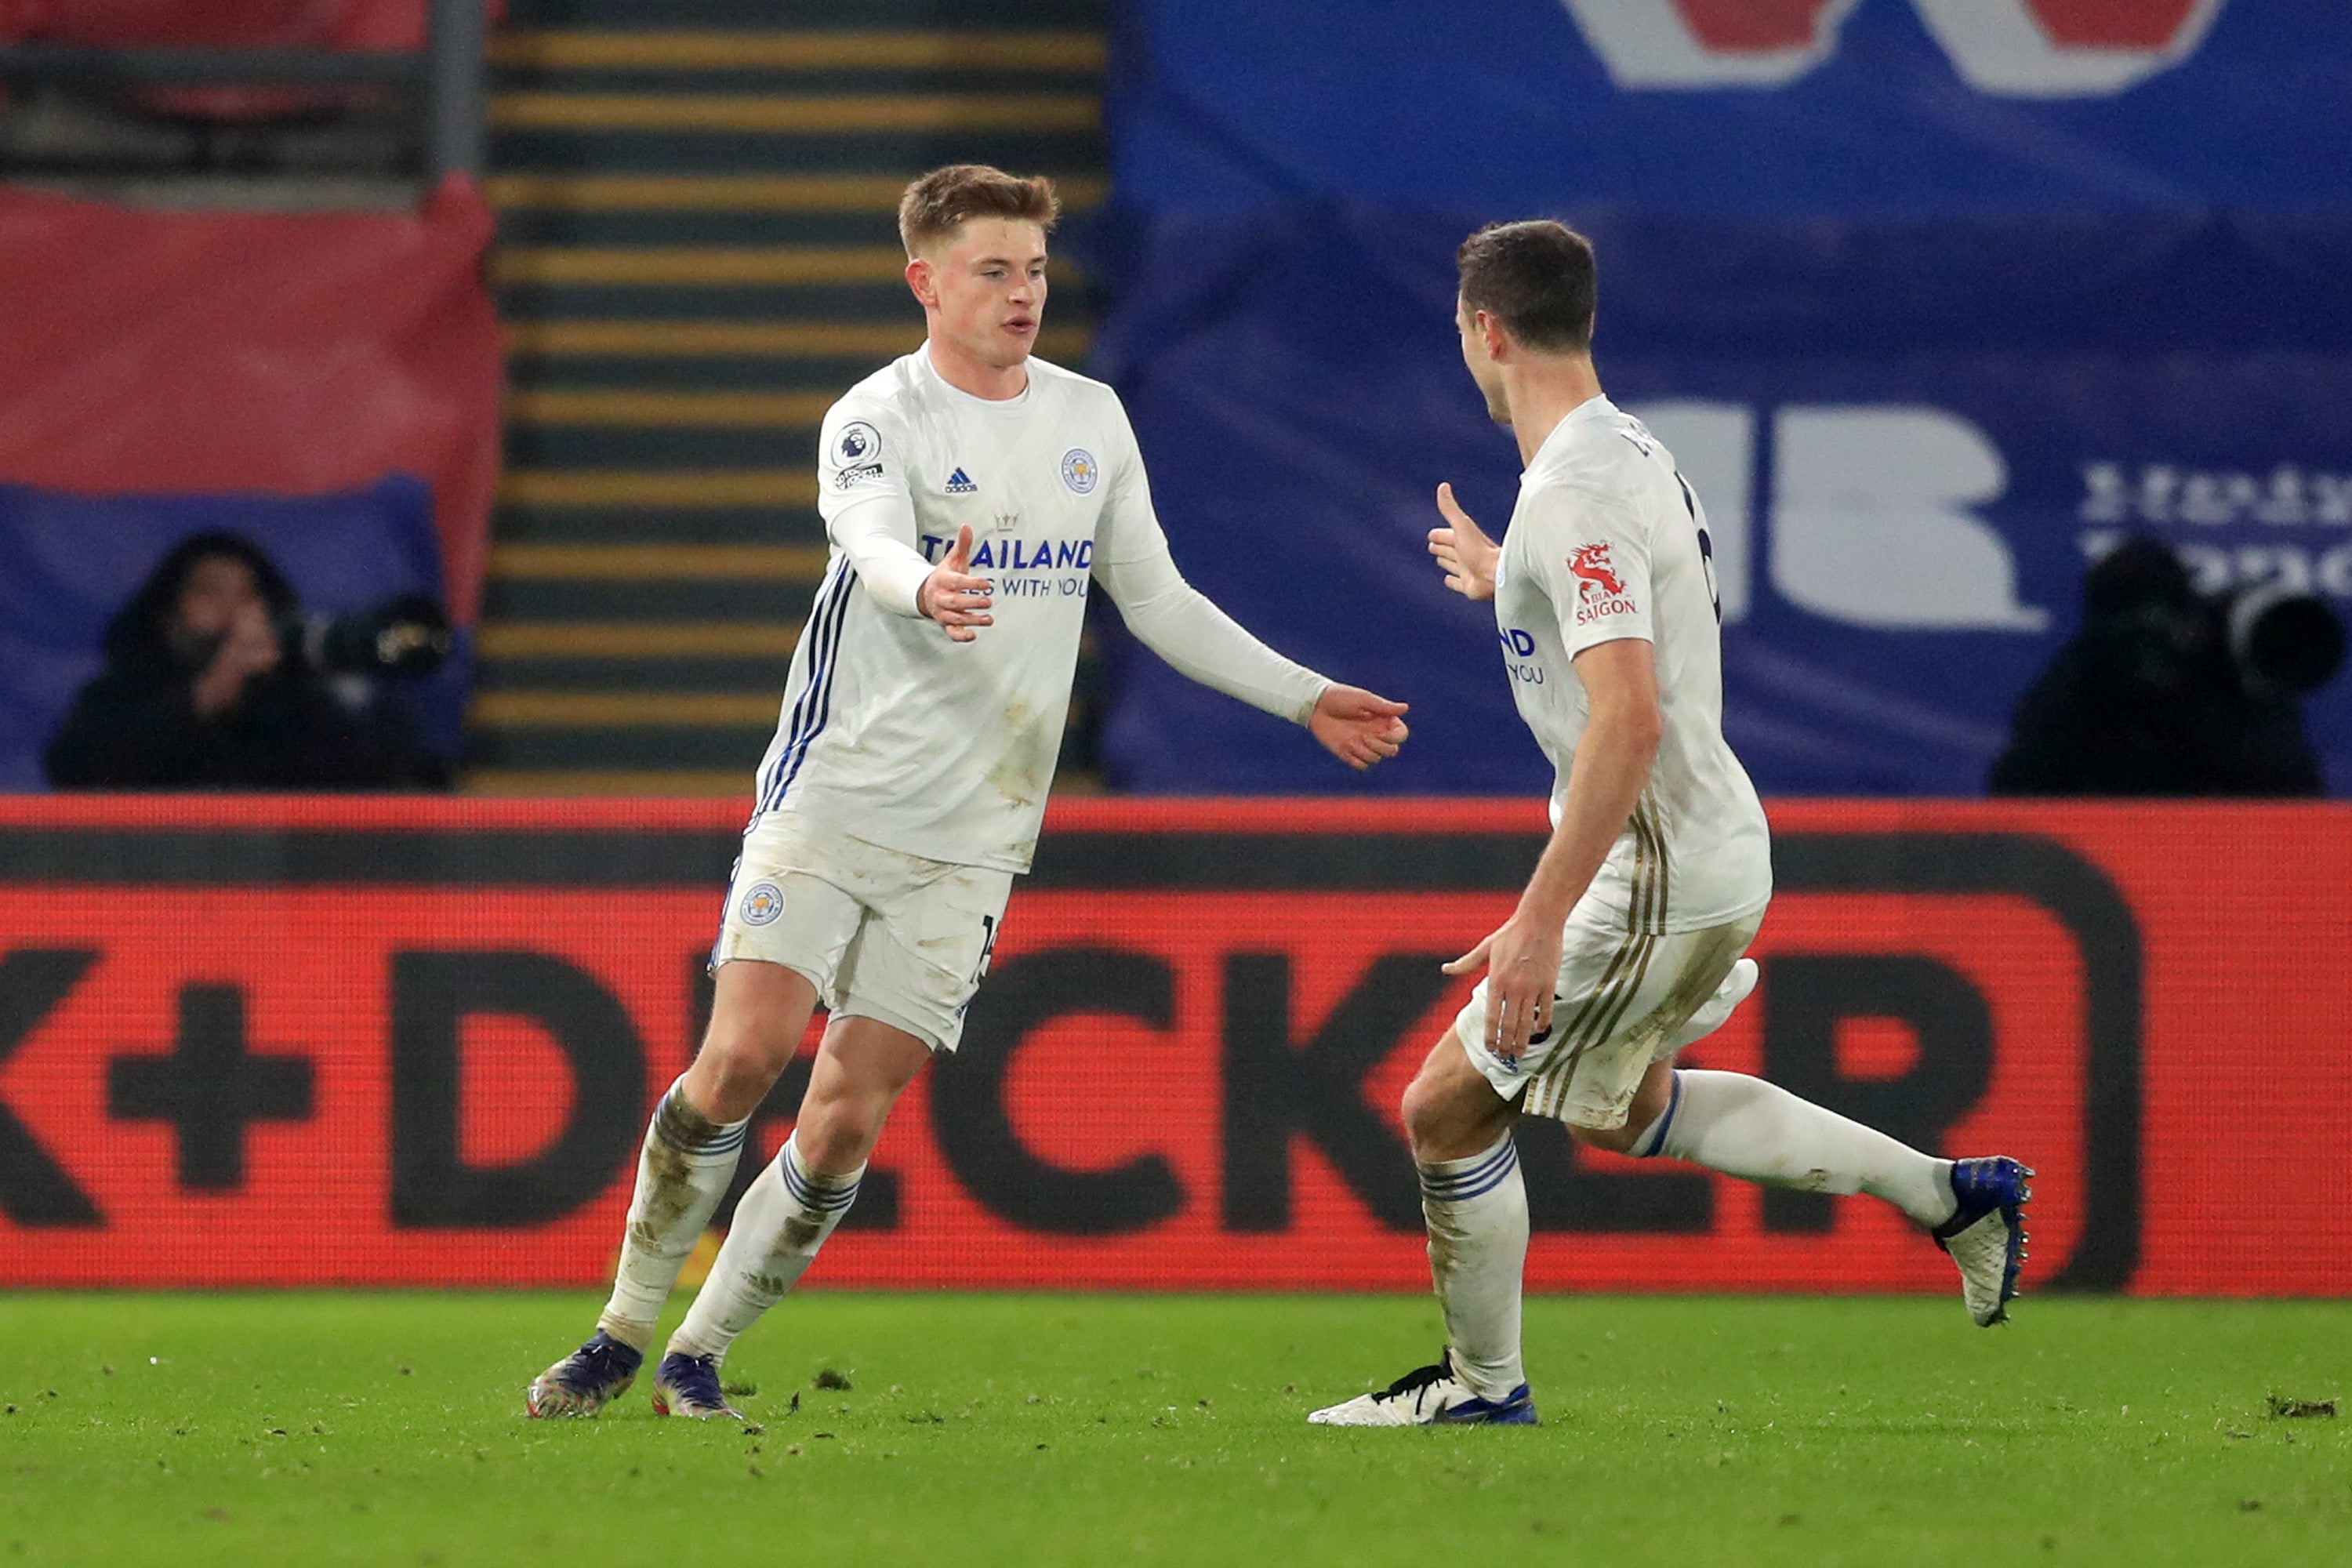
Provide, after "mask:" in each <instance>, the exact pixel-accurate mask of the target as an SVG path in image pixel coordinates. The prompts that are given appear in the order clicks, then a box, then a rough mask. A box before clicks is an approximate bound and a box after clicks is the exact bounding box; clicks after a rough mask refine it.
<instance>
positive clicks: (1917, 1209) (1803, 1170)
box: [1633, 1068, 1958, 1226]
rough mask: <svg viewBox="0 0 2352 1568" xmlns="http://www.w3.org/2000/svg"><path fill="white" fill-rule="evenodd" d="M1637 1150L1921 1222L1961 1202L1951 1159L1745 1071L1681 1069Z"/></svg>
mask: <svg viewBox="0 0 2352 1568" xmlns="http://www.w3.org/2000/svg"><path fill="white" fill-rule="evenodd" d="M1633 1152H1635V1153H1637V1154H1667V1155H1671V1156H1672V1157H1674V1158H1675V1159H1677V1160H1687V1161H1689V1162H1690V1163H1692V1164H1694V1165H1704V1166H1706V1168H1707V1169H1708V1170H1710V1171H1720V1172H1722V1173H1724V1174H1725V1175H1727V1176H1738V1177H1739V1178H1740V1179H1741V1180H1743V1181H1749V1182H1761V1183H1762V1184H1765V1185H1766V1186H1771V1187H1795V1188H1797V1189H1799V1190H1800V1191H1803V1192H1809V1193H1868V1194H1870V1195H1871V1196H1872V1197H1874V1198H1883V1199H1885V1201H1886V1202H1888V1203H1890V1204H1893V1205H1895V1207H1896V1208H1899V1209H1901V1210H1902V1211H1903V1212H1904V1213H1905V1214H1906V1215H1910V1216H1911V1218H1912V1219H1913V1220H1914V1221H1915V1222H1916V1223H1917V1224H1920V1225H1923V1226H1935V1225H1941V1224H1942V1223H1943V1222H1944V1221H1946V1220H1948V1219H1949V1218H1951V1217H1952V1214H1953V1211H1954V1210H1955V1208H1956V1207H1957V1206H1958V1205H1957V1204H1956V1203H1955V1201H1954V1199H1953V1197H1952V1183H1951V1169H1952V1163H1951V1162H1950V1161H1949V1160H1938V1159H1936V1158H1935V1157H1934V1156H1932V1155H1928V1154H1922V1153H1921V1152H1919V1151H1918V1150H1916V1149H1914V1148H1912V1147H1910V1146H1909V1145H1908V1144H1906V1143H1899V1142H1895V1140H1894V1139H1892V1138H1889V1137H1888V1136H1887V1135H1886V1134H1885V1133H1884V1132H1879V1131H1873V1130H1872V1129H1870V1128H1867V1127H1864V1125H1863V1124H1862V1123H1861V1122H1859V1121H1848V1120H1846V1118H1844V1117H1843V1116H1840V1115H1839V1114H1838V1113H1837V1112H1836V1111H1834V1110H1823V1109H1822V1107H1820V1106H1818V1105H1815V1104H1813V1103H1812V1102H1811V1100H1800V1099H1798V1098H1797V1097H1796V1096H1795V1095H1793V1094H1790V1092H1789V1091H1788V1090H1787V1089H1782V1088H1780V1086H1779V1085H1777V1084H1770V1083H1767V1082H1765V1081H1764V1080H1763V1079H1760V1078H1750V1077H1748V1075H1747V1074H1746V1073H1740V1072H1706V1071H1703V1070H1701V1069H1699V1068H1679V1069H1677V1070H1676V1071H1675V1092H1674V1098H1673V1099H1672V1100H1668V1101H1667V1102H1666V1110H1665V1112H1664V1114H1663V1115H1661V1116H1660V1117H1659V1118H1658V1120H1657V1121H1654V1122H1653V1123H1652V1124H1651V1125H1650V1128H1649V1130H1648V1131H1645V1132H1643V1134H1642V1136H1641V1137H1640V1138H1638V1139H1636V1140H1635V1141H1634V1143H1633Z"/></svg>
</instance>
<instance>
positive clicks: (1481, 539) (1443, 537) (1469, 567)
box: [1429, 485, 1503, 599]
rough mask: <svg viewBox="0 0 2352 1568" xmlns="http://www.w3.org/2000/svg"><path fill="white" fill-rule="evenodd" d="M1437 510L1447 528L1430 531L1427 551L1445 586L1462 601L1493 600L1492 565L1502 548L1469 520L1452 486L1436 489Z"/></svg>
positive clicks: (1493, 577)
mask: <svg viewBox="0 0 2352 1568" xmlns="http://www.w3.org/2000/svg"><path fill="white" fill-rule="evenodd" d="M1437 510H1439V511H1440V512H1441V513H1443V514H1444V518H1445V521H1446V526H1445V527H1444V528H1433V529H1431V530H1430V531H1429V552H1430V553H1431V554H1432V555H1434V556H1436V557H1437V563H1438V565H1440V566H1441V567H1443V568H1444V571H1445V585H1446V586H1447V587H1449V588H1451V589H1453V590H1454V592H1455V593H1457V594H1459V595H1462V596H1463V597H1464V598H1465V599H1491V598H1493V597H1494V596H1495V562H1496V558H1497V557H1499V556H1500V555H1501V554H1502V553H1503V552H1502V550H1501V548H1500V547H1499V546H1497V545H1496V543H1495V542H1494V541H1493V540H1491V539H1489V538H1487V537H1486V534H1485V533H1483V532H1482V531H1480V530H1479V527H1478V525H1477V524H1476V523H1475V522H1473V521H1470V514H1469V513H1468V512H1466V511H1464V510H1462V503H1461V502H1460V501H1457V500H1454V487H1453V486H1452V485H1440V486H1438V487H1437Z"/></svg>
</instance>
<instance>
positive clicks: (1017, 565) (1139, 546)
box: [751, 349, 1328, 872]
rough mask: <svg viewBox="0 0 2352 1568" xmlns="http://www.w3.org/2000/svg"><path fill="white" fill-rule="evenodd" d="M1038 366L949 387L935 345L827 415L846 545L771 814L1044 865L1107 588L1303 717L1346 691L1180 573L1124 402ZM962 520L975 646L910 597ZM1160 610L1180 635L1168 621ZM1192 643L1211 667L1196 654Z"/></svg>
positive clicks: (826, 462)
mask: <svg viewBox="0 0 2352 1568" xmlns="http://www.w3.org/2000/svg"><path fill="white" fill-rule="evenodd" d="M1028 363H1029V385H1028V389H1027V390H1026V391H1025V392H1024V393H1023V394H1022V395H1019V396H1018V397H1014V398H1010V399H1006V400H1003V401H992V400H990V399H987V398H982V397H976V396H974V395H971V394H970V393H967V392H963V391H960V390H959V389H957V388H955V387H953V386H950V385H949V384H947V382H945V381H944V380H942V379H941V378H940V374H939V373H938V371H937V370H936V369H934V368H933V367H932V364H931V360H930V354H929V351H928V350H927V349H919V350H917V351H916V352H915V353H910V354H908V355H907V356H905V357H904V358H902V359H899V360H898V361H895V362H894V363H891V364H889V365H887V366H885V367H884V368H883V369H881V370H879V371H877V372H876V373H875V374H873V375H870V376H868V377H867V378H866V380H864V381H862V382H860V383H858V384H857V385H856V386H855V387H853V388H851V389H850V391H849V393H848V394H847V395H845V396H844V397H843V398H842V399H841V401H840V402H838V403H836V404H835V405H834V406H833V409H832V411H831V412H830V413H828V414H827V415H826V416H825V419H824V433H823V442H824V446H823V450H822V452H821V454H820V456H819V458H818V463H817V479H818V486H819V496H818V500H817V508H818V510H819V511H820V512H822V513H823V514H824V519H825V522H826V527H827V531H828V533H829V534H830V536H831V537H832V540H833V550H832V553H831V556H830V558H829V560H828V563H827V565H826V570H825V574H824V581H823V583H822V584H820V585H819V587H818V589H817V592H816V597H815V601H814V605H813V606H812V608H811V610H810V613H809V620H808V625H807V627H806V629H805V630H804V631H803V633H802V636H801V640H800V644H799V646H798V647H796V648H795V649H794V650H793V663H792V673H791V676H790V678H789V679H788V681H787V683H786V685H785V689H784V701H783V710H782V714H781V716H780V718H779V721H778V724H777V729H776V737H775V740H774V741H773V742H771V743H770V745H769V747H768V752H767V756H766V758H765V759H764V760H763V761H762V762H761V766H760V774H759V783H758V790H759V795H758V803H757V805H756V806H755V808H754V810H753V812H752V818H751V820H752V822H753V824H754V825H756V824H757V823H758V822H759V820H760V818H761V816H764V815H765V814H766V813H768V812H771V811H777V810H790V811H794V812H798V813H801V814H803V815H804V816H809V817H811V818H813V819H814V820H816V821H817V822H819V823H821V824H824V825H826V826H832V827H835V828H837V829H838V830H840V831H841V832H844V833H846V834H848V835H850V836H851V837H856V838H862V839H864V840H866V842H868V843H872V844H878V845H881V846H883V847H886V848H890V849H897V850H899V851H902V852H903V853H906V854H909V855H920V856H923V857H926V858H929V859H933V860H943V861H948V862H950V863H953V864H957V865H968V866H987V867H992V868H1000V869H1003V870H1010V871H1015V872H1019V871H1025V870H1027V869H1028V868H1029V863H1030V858H1031V856H1032V853H1033V852H1034V848H1035V846H1036V839H1037V831H1038V826H1039V824H1040V823H1041V821H1042V820H1043V818H1044V816H1045V795H1046V792H1047V790H1048V789H1049V787H1050V786H1051V785H1052V783H1053V779H1054V764H1055V759H1056V757H1057V755H1058V754H1059V752H1060V751H1061V744H1062V725H1063V721H1064V719H1065V718H1066V715H1067V713H1068V710H1069V702H1070V681H1071V677H1072V673H1073V671H1074V669H1075V668H1076V660H1077V650H1078V637H1079V634H1080V632H1081V630H1082V629H1083V627H1084V625H1085V620H1086V608H1087V594H1088V590H1089V584H1090V583H1091V582H1092V581H1095V580H1100V581H1101V582H1102V583H1103V584H1104V586H1105V587H1106V588H1107V589H1108V590H1109V591H1110V593H1111V594H1112V596H1113V598H1114V599H1115V600H1116V601H1117V602H1118V605H1120V608H1121V610H1122V612H1123V613H1124V614H1125V615H1126V616H1127V618H1128V621H1129V626H1130V627H1131V628H1132V629H1135V630H1136V631H1137V632H1138V635H1139V636H1140V637H1143V638H1144V640H1145V641H1146V642H1147V643H1148V644H1150V646H1153V647H1157V648H1159V649H1160V651H1161V652H1163V653H1164V654H1170V655H1171V661H1172V662H1176V663H1177V665H1178V668H1182V669H1184V670H1185V673H1187V674H1191V675H1194V676H1195V678H1196V679H1207V680H1208V681H1209V682H1210V683H1211V684H1213V685H1217V686H1219V687H1220V689H1225V690H1228V691H1231V692H1233V693H1234V695H1236V696H1239V697H1241V698H1243V699H1244V700H1247V701H1252V702H1255V703H1256V704H1258V705H1259V706H1261V707H1265V708H1267V709H1269V710H1272V711H1276V712H1279V713H1282V714H1284V715H1285V716H1286V717H1288V718H1291V719H1293V720H1295V721H1304V719H1305V718H1306V716H1307V713H1308V712H1309V711H1311V710H1312V709H1313V707H1314V705H1315V701H1316V700H1317V699H1318V697H1319V696H1320V695H1321V693H1322V690H1323V689H1324V688H1325V687H1326V686H1327V685H1328V681H1326V680H1325V679H1323V678H1321V677H1320V676H1318V675H1316V674H1315V673H1314V672H1312V671H1311V670H1307V669H1305V668H1301V667H1300V666H1298V665H1296V664H1293V663H1292V662H1291V661H1290V660H1288V659H1286V658H1282V657H1281V656H1279V655H1277V654H1276V653H1274V652H1273V651H1272V650H1271V649H1268V648H1266V647H1264V645H1262V644H1260V643H1258V642H1257V641H1256V640H1255V638H1252V637H1249V635H1248V634H1247V633H1245V632H1244V631H1242V629H1241V628H1240V627H1239V626H1234V624H1233V623H1232V622H1231V621H1230V620H1228V619H1226V618H1225V617H1224V616H1223V615H1222V614H1221V613H1219V612H1217V611H1216V610H1215V609H1214V607H1213V606H1211V605H1208V604H1207V601H1205V600H1203V599H1202V598H1201V597H1200V595H1198V594H1197V593H1196V592H1195V591H1194V590H1192V588H1191V587H1190V586H1189V585H1187V584H1184V583H1183V581H1182V579H1181V576H1180V575H1178V574H1177V573H1176V570H1175V568H1174V565H1173V563H1171V561H1170V558H1169V553H1168V543H1167V539H1166V537H1165V535H1163V534H1162V533H1161V531H1160V523H1159V520H1158V518H1157V517H1156V516H1155V515H1154V514H1153V512H1152V509H1151V493H1150V485H1149V482H1148V480H1147V479H1146V478H1145V475H1144V471H1143V462H1142V458H1141V456H1140V455H1139V452H1138V450H1137V447H1136V442H1135V434H1134V431H1133V430H1132V429H1131V428H1130V427H1129V424H1128V419H1127V411H1126V410H1125V409H1124V408H1123V407H1121V406H1120V405H1119V401H1118V395H1117V394H1116V393H1114V392H1113V391H1112V390H1111V389H1110V388H1109V387H1108V386H1106V385H1104V384H1101V383H1100V382H1097V381H1090V380H1088V379H1087V377H1085V376H1082V375H1078V374H1076V373H1074V372H1071V371H1067V370H1064V369H1062V368H1061V367H1059V366H1057V365H1052V364H1048V363H1045V362H1044V361H1043V360H1038V359H1032V360H1030V361H1029V362H1028ZM963 527H969V528H971V531H972V555H971V574H972V575H974V576H979V577H985V578H988V579H991V580H992V583H993V584H994V595H993V597H994V601H995V602H994V605H993V606H992V609H991V611H990V614H991V615H992V616H993V624H992V625H990V626H982V627H981V628H979V635H978V637H975V638H974V639H973V640H972V641H971V642H956V641H953V640H951V639H950V637H948V635H947V633H946V632H945V631H944V630H943V629H942V628H941V627H940V626H938V625H937V624H936V623H934V622H932V621H930V620H928V619H923V618H919V617H918V616H917V613H916V611H915V607H914V595H915V592H916V588H917V586H918V585H919V582H920V579H921V576H922V575H923V574H924V572H925V571H926V567H925V566H924V564H923V563H926V562H929V563H936V562H939V561H940V560H941V559H943V558H944V557H945V556H946V554H947V552H949V551H950V549H951V548H953V546H954V543H955V540H956V534H957V531H958V530H959V529H960V528H963ZM885 531H887V540H885V539H884V538H883V534H884V533H885ZM845 538H852V539H853V542H854V543H856V544H857V545H858V546H859V547H860V548H861V552H862V553H861V555H860V558H861V559H865V560H867V561H868V562H869V563H870V565H871V567H872V575H873V579H874V580H873V581H871V582H868V581H866V580H865V579H864V578H863V577H862V576H861V574H860V573H859V571H858V569H857V566H856V562H855V561H853V559H852V552H851V551H850V550H848V549H845V548H844V545H843V541H844V539H845ZM892 540H895V541H896V543H890V542H888V541H892ZM877 545H878V546H879V552H878V553H877V551H876V546H877ZM902 547H903V548H902ZM908 549H911V550H913V551H918V552H920V555H919V558H918V557H917V556H916V555H913V554H909V553H908ZM1163 622H1164V623H1166V624H1168V625H1170V626H1173V627H1174V628H1175V629H1174V630H1172V631H1160V630H1155V629H1153V628H1157V627H1159V626H1161V625H1162V623H1163ZM1171 638H1172V639H1173V642H1172V643H1171ZM1155 639H1157V640H1155ZM1178 644H1181V647H1180V646H1175V645H1178ZM1196 647H1197V651H1199V652H1200V653H1201V654H1202V657H1203V659H1204V661H1205V663H1204V666H1203V667H1202V668H1187V660H1186V657H1185V656H1186V654H1187V653H1188V652H1190V651H1193V650H1195V648H1196Z"/></svg>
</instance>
